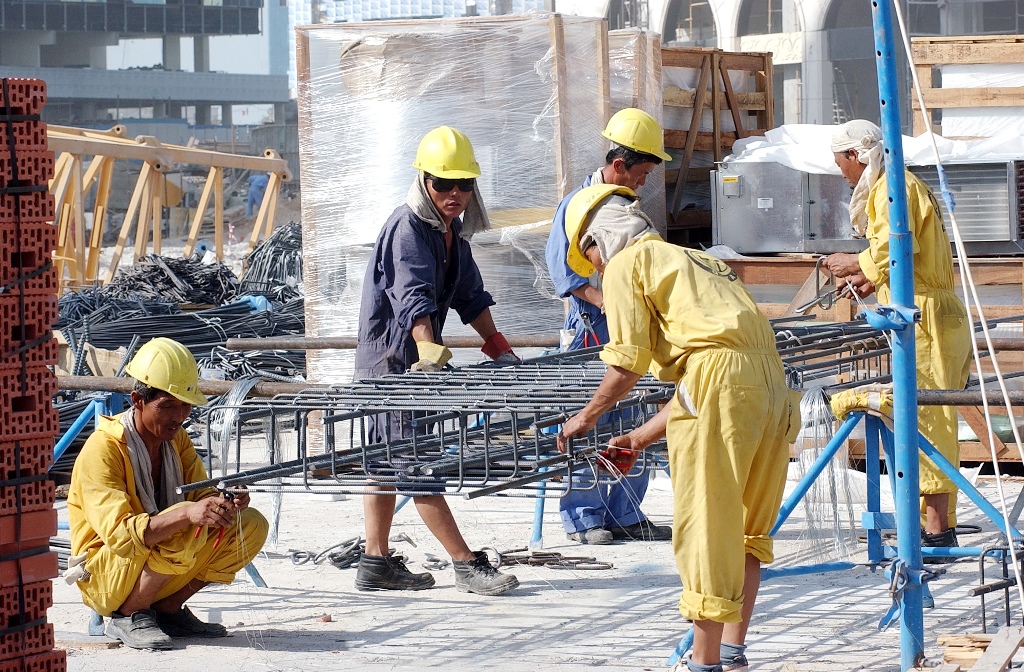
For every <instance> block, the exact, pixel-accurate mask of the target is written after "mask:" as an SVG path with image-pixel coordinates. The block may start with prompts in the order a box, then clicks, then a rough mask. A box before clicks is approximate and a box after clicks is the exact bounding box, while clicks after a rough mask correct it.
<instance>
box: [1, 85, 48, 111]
mask: <svg viewBox="0 0 1024 672" xmlns="http://www.w3.org/2000/svg"><path fill="white" fill-rule="evenodd" d="M4 84H6V87H7V101H6V102H5V101H4V97H3V89H4V87H3V85H4ZM44 105H46V82H45V81H43V80H41V79H24V78H21V77H4V78H3V79H0V114H39V113H40V112H42V111H43V106H44Z"/></svg>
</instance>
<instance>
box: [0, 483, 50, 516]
mask: <svg viewBox="0 0 1024 672" xmlns="http://www.w3.org/2000/svg"><path fill="white" fill-rule="evenodd" d="M55 492H56V486H55V485H54V483H53V481H50V480H47V479H45V478H44V479H41V480H33V481H29V482H27V483H19V484H18V485H0V516H8V515H12V514H14V513H17V512H18V511H21V512H22V513H29V512H31V511H42V510H45V509H48V508H53V501H54V496H55Z"/></svg>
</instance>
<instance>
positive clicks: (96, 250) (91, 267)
mask: <svg viewBox="0 0 1024 672" xmlns="http://www.w3.org/2000/svg"><path fill="white" fill-rule="evenodd" d="M97 161H100V164H99V181H98V183H97V184H96V202H95V205H94V208H93V212H92V236H91V237H90V238H89V257H88V259H86V262H85V263H86V268H85V281H86V282H89V283H92V282H96V279H97V276H98V275H99V268H100V250H101V249H102V247H103V230H104V228H105V224H106V219H107V207H108V204H109V201H110V185H111V181H112V179H113V175H114V160H113V159H111V158H109V157H100V156H97V157H94V158H93V164H95V163H96V162H97ZM91 167H92V164H90V168H91Z"/></svg>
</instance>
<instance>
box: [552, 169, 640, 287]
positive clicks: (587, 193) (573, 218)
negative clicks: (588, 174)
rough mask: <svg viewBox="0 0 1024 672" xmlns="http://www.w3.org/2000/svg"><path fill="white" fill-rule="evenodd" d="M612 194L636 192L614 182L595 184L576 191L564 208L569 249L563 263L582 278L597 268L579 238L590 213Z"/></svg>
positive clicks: (585, 228)
mask: <svg viewBox="0 0 1024 672" xmlns="http://www.w3.org/2000/svg"><path fill="white" fill-rule="evenodd" d="M613 194H621V195H622V196H626V197H627V198H633V199H635V198H636V192H635V191H633V190H632V189H630V188H629V187H620V186H618V185H616V184H595V185H594V186H592V187H584V188H583V189H580V190H579V191H578V192H576V195H575V196H573V197H572V198H571V199H569V205H567V206H566V208H565V237H566V238H568V239H569V251H568V252H566V255H565V263H567V264H568V265H569V268H571V269H572V270H573V272H574V273H576V274H577V275H581V276H583V277H584V278H586V277H589V276H591V275H593V274H594V272H595V271H597V269H596V268H594V265H593V264H592V263H590V260H589V259H587V256H586V255H585V254H583V250H581V249H580V239H581V238H583V234H584V233H585V232H586V230H587V224H589V223H590V213H591V212H593V211H594V209H595V208H596V207H597V206H598V205H600V204H601V203H602V202H603V201H604V199H606V198H608V197H609V196H612V195H613Z"/></svg>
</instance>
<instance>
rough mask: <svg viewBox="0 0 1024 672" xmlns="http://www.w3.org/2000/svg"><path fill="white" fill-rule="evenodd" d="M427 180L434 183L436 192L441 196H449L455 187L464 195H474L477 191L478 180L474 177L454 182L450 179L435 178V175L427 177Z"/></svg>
mask: <svg viewBox="0 0 1024 672" xmlns="http://www.w3.org/2000/svg"><path fill="white" fill-rule="evenodd" d="M427 179H428V180H430V181H431V182H433V183H434V191H436V192H437V193H439V194H447V193H448V192H449V191H451V190H452V189H454V188H455V187H458V188H459V191H461V192H462V193H464V194H469V193H472V191H473V190H474V189H476V179H474V178H472V177H465V178H462V179H459V180H454V179H452V178H449V177H434V176H433V175H427Z"/></svg>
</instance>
